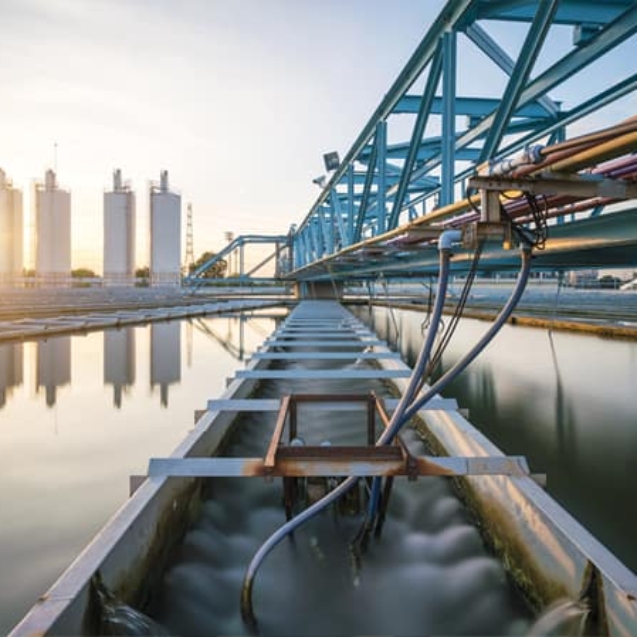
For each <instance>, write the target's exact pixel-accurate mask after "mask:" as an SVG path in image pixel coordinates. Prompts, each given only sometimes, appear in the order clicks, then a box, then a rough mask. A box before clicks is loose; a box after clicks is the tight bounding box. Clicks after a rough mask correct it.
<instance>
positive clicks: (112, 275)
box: [104, 168, 135, 285]
mask: <svg viewBox="0 0 637 637" xmlns="http://www.w3.org/2000/svg"><path fill="white" fill-rule="evenodd" d="M134 276H135V193H134V192H133V191H132V190H131V189H130V186H128V184H123V183H122V171H121V170H120V169H119V168H118V169H116V170H115V171H114V172H113V190H112V191H110V192H105V193H104V284H105V285H132V284H133V282H134Z"/></svg>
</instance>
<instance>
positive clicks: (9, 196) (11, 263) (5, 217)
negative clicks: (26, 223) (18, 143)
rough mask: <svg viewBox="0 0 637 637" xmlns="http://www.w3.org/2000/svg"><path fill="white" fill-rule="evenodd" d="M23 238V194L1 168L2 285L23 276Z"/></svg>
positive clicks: (0, 268)
mask: <svg viewBox="0 0 637 637" xmlns="http://www.w3.org/2000/svg"><path fill="white" fill-rule="evenodd" d="M22 238H23V218H22V192H21V191H20V190H18V189H17V188H14V187H13V184H12V183H11V181H10V180H9V179H7V176H6V173H5V172H4V170H2V169H1V168H0V283H11V282H13V280H14V279H15V277H17V276H20V275H21V274H22V266H23V254H22Z"/></svg>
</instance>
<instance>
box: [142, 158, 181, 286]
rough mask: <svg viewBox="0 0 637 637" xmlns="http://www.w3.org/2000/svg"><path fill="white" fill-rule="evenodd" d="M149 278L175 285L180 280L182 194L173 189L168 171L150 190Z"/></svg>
mask: <svg viewBox="0 0 637 637" xmlns="http://www.w3.org/2000/svg"><path fill="white" fill-rule="evenodd" d="M150 282H151V285H155V286H164V285H169V286H175V285H180V282H181V196H180V195H178V194H176V193H174V192H170V190H169V188H168V172H167V171H165V170H163V171H162V172H161V178H160V186H159V188H158V187H156V186H153V187H151V190H150Z"/></svg>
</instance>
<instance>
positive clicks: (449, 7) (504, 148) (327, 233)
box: [289, 0, 637, 279]
mask: <svg viewBox="0 0 637 637" xmlns="http://www.w3.org/2000/svg"><path fill="white" fill-rule="evenodd" d="M494 21H498V22H499V23H500V25H502V24H505V25H506V23H507V22H515V23H522V24H526V25H528V26H527V30H526V35H525V36H524V39H523V43H522V46H521V47H520V50H519V52H518V54H517V56H515V57H511V55H510V54H509V53H507V51H506V47H505V46H501V45H500V44H499V43H498V41H497V37H496V34H497V33H498V32H500V31H498V29H497V28H495V27H494V24H495V22H494ZM564 25H568V26H571V27H572V28H573V40H572V44H571V46H570V48H569V49H568V50H566V51H565V52H564V53H561V54H558V53H557V52H555V51H553V50H552V49H551V45H550V42H551V41H552V38H551V37H550V36H551V33H552V30H554V29H556V28H561V29H562V30H563V29H564ZM517 28H518V30H519V28H520V27H517ZM636 33H637V5H635V3H634V2H630V1H628V0H625V1H620V0H610V1H609V2H604V3H599V2H596V1H594V0H560V1H559V2H558V1H557V0H541V1H540V2H537V1H530V0H449V1H448V2H447V4H446V5H445V7H444V9H443V10H442V11H441V13H440V15H439V16H438V17H437V19H436V20H435V21H434V23H433V25H432V27H431V28H430V29H429V31H428V32H427V33H426V34H425V36H424V38H423V40H422V42H421V43H420V45H419V46H418V47H417V49H416V51H415V52H414V54H413V55H412V57H411V58H410V60H409V61H408V62H407V65H406V66H405V68H404V69H403V70H402V72H401V73H400V74H399V76H398V77H397V79H396V80H395V82H394V83H393V84H392V86H391V87H390V89H389V91H388V92H387V93H386V95H385V97H384V98H383V100H382V102H381V103H380V104H379V106H378V108H377V109H376V110H375V112H374V114H373V115H372V117H371V118H370V120H369V121H368V122H367V124H366V125H365V126H364V127H363V130H362V131H361V133H360V134H359V136H358V137H357V139H356V141H355V142H354V144H353V146H352V147H351V149H350V150H349V151H348V152H347V153H345V155H344V158H343V161H342V162H341V164H340V165H339V167H338V169H337V170H335V171H334V173H333V174H332V176H331V178H330V180H329V182H328V183H327V184H326V186H325V188H324V189H323V191H322V192H321V194H320V195H319V197H318V199H317V200H316V202H315V204H314V206H313V207H312V209H311V210H310V212H309V214H308V215H307V216H306V217H305V219H304V220H303V221H302V222H301V223H300V224H299V226H298V228H297V229H296V230H295V232H294V234H293V236H292V238H291V240H292V243H293V251H294V269H293V271H292V272H291V273H290V274H289V277H290V278H297V279H312V278H330V277H335V278H341V279H347V278H348V277H350V276H354V277H355V276H360V275H363V276H367V274H362V273H364V272H369V271H375V272H376V273H378V271H379V270H381V271H383V272H384V273H387V274H389V275H391V273H392V272H394V271H396V272H400V273H401V274H402V273H404V272H405V268H404V264H406V263H413V260H414V255H413V251H414V247H415V246H419V245H420V244H418V243H417V242H415V243H414V244H413V245H412V246H411V247H409V246H406V245H405V244H403V245H400V246H392V245H391V241H392V238H393V237H395V236H398V235H397V234H393V233H397V231H398V230H400V229H401V228H402V227H403V226H401V225H400V224H401V223H402V224H405V222H407V221H409V222H411V223H412V224H414V226H416V227H424V226H430V225H431V224H434V225H435V224H436V223H439V222H440V221H441V219H440V218H439V217H438V210H439V209H440V207H443V208H445V207H447V206H453V205H455V203H454V202H459V201H461V200H462V199H463V198H464V196H465V189H466V186H467V183H466V180H467V179H468V178H469V177H470V176H472V175H473V174H475V173H476V169H477V167H478V165H480V164H481V163H483V162H484V161H490V162H491V161H495V160H498V159H500V158H502V157H504V156H506V155H508V154H510V153H511V152H514V151H515V150H517V149H519V148H523V147H525V146H527V145H529V144H531V143H536V142H537V143H544V144H547V143H554V142H556V141H559V140H561V139H565V138H566V137H567V134H566V132H565V131H566V126H568V125H571V124H573V123H574V122H577V121H578V120H580V119H582V118H584V117H586V116H590V115H591V114H593V113H595V111H596V110H597V109H600V108H603V107H604V106H607V105H608V104H610V103H612V102H613V101H615V100H617V99H619V98H620V97H624V96H626V95H628V94H630V93H632V92H634V91H635V88H637V79H636V76H635V74H632V75H631V74H628V72H627V69H629V68H630V67H629V65H617V67H616V68H615V69H614V75H613V84H612V86H609V85H608V83H607V81H606V78H605V77H603V74H599V73H592V72H591V71H590V70H589V69H590V68H591V65H592V64H593V63H595V62H598V61H599V60H603V59H605V58H609V59H610V56H611V55H613V54H614V53H615V52H616V51H617V49H618V47H619V46H620V45H622V44H624V43H626V42H630V43H631V44H632V45H633V46H635V49H636V53H637V38H636V36H635V34H636ZM561 40H562V41H563V40H564V38H563V35H562V36H561ZM460 45H462V47H463V49H462V55H458V47H459V46H460ZM467 47H469V49H470V48H471V47H473V51H475V54H472V53H467V50H468V49H467ZM539 58H542V60H543V66H542V69H540V70H539V71H536V70H535V67H536V60H537V59H539ZM476 60H478V62H476ZM476 64H484V65H491V66H492V68H493V69H494V70H495V71H496V72H498V73H501V74H502V76H503V78H504V85H505V89H504V92H503V93H502V94H491V95H489V94H488V93H489V92H488V90H486V89H485V91H484V94H483V95H475V93H473V94H470V93H468V92H466V89H465V87H464V86H463V85H462V83H461V80H460V78H462V77H464V76H466V75H467V73H468V72H470V73H474V74H475V73H476V72H479V71H480V68H479V67H476V66H475V65H476ZM467 67H469V68H467ZM621 73H626V74H625V75H624V76H623V77H622V76H621ZM575 76H577V78H578V79H579V80H581V81H583V82H585V83H586V86H587V89H588V90H589V94H588V95H587V97H586V99H585V100H582V101H581V102H580V103H569V104H568V108H566V109H564V110H562V109H561V107H560V104H559V103H558V102H557V101H555V99H553V98H552V97H551V95H550V94H549V92H550V91H553V90H556V91H557V90H560V89H561V88H562V87H563V86H565V85H566V84H567V82H569V81H571V80H572V79H573V78H574V77H575ZM417 87H418V88H417ZM460 116H462V117H460ZM409 118H411V120H412V121H411V127H410V126H409ZM463 118H464V120H466V121H464V120H463ZM399 122H400V124H399V125H398V123H399ZM406 122H407V123H408V126H405V123H406ZM405 131H407V132H405ZM401 135H402V137H403V139H402V140H401V139H400V136H401ZM387 139H391V140H392V143H391V144H387ZM553 185H555V182H554V184H553ZM606 185H607V186H608V187H609V188H613V187H615V186H613V185H612V184H606ZM620 188H621V186H620ZM601 209H602V208H601V206H599V205H598V206H595V208H594V211H595V214H596V215H597V218H598V219H601V218H603V217H604V214H601V215H600V214H599V211H600V210H601ZM465 212H470V209H467V208H466V207H465ZM580 217H581V215H580ZM571 219H576V217H574V216H573V215H571V218H570V219H567V218H566V217H565V216H564V217H563V218H561V219H560V221H561V222H562V223H561V232H564V233H566V235H568V232H569V228H570V225H571V223H572V221H571ZM620 225H621V224H620ZM573 232H574V235H576V234H577V228H576V227H575V226H574V227H573ZM398 234H400V233H398ZM368 243H369V246H368V247H366V248H364V249H362V248H360V246H367V244H368ZM373 246H376V248H374V247H373ZM378 246H382V247H381V248H378ZM374 250H376V252H375V253H374ZM594 254H595V255H596V257H595V258H596V264H597V265H603V264H604V263H606V262H607V261H608V262H611V261H616V260H622V259H620V258H618V259H613V258H612V257H611V256H610V252H609V251H608V250H602V249H601V248H600V249H599V250H596V251H595V252H594ZM626 255H627V253H626V252H624V253H623V257H622V258H625V257H626ZM504 261H506V259H505V260H502V259H496V260H495V261H494V264H497V263H504ZM549 261H550V260H549ZM568 262H569V258H568V257H566V256H564V255H563V263H568ZM327 263H329V264H330V270H329V272H328V270H327V269H326V267H325V264H327ZM420 270H422V267H421V268H420Z"/></svg>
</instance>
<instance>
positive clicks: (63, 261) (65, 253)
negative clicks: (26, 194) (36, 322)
mask: <svg viewBox="0 0 637 637" xmlns="http://www.w3.org/2000/svg"><path fill="white" fill-rule="evenodd" d="M35 224H36V225H35V233H36V234H35V242H36V251H35V270H36V275H37V277H38V279H39V280H40V282H41V283H44V284H52V285H60V284H62V285H64V284H68V282H69V280H70V277H71V193H70V192H69V191H67V190H62V189H60V188H59V187H58V184H57V180H56V175H55V172H54V171H53V170H50V169H49V170H47V171H46V174H45V178H44V184H36V187H35Z"/></svg>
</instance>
